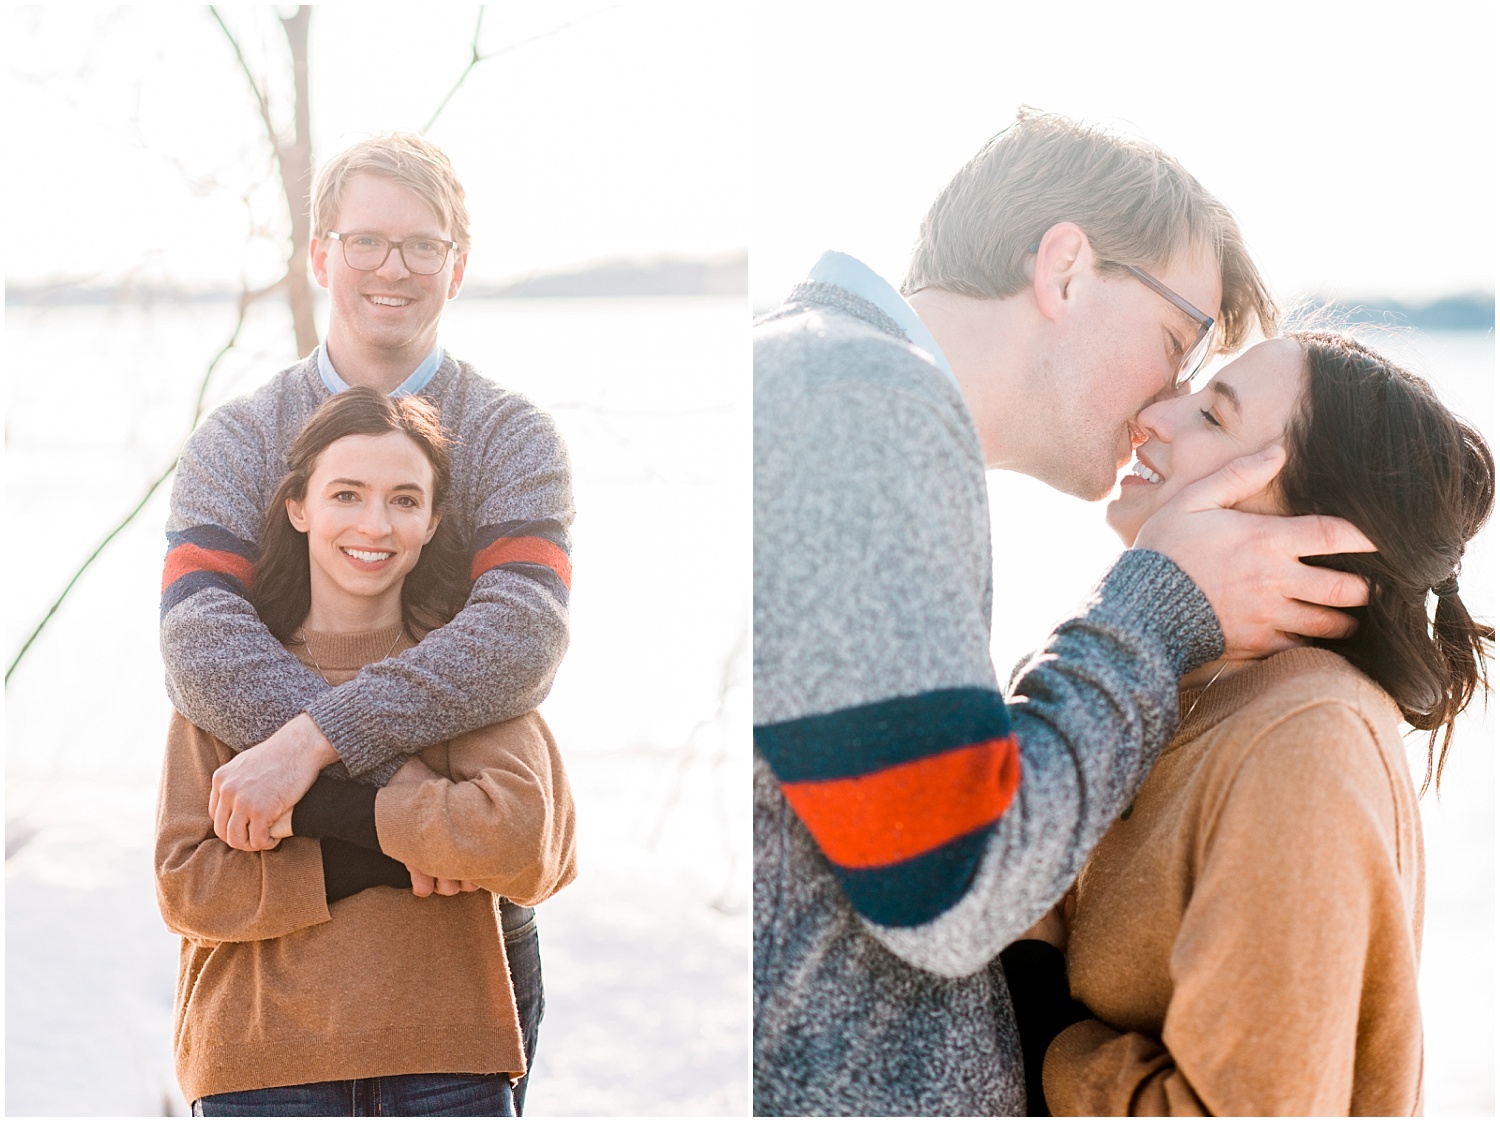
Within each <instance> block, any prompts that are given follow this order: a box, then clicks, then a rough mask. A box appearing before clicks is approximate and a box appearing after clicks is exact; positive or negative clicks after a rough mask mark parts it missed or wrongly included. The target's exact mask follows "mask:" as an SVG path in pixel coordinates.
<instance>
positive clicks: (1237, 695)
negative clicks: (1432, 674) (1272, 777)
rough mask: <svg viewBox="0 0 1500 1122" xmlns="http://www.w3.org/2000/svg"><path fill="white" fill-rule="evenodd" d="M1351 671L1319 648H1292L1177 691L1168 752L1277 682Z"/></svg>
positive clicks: (1343, 660) (1338, 659)
mask: <svg viewBox="0 0 1500 1122" xmlns="http://www.w3.org/2000/svg"><path fill="white" fill-rule="evenodd" d="M1353 669H1354V668H1353V667H1351V666H1350V665H1349V663H1348V661H1347V660H1345V659H1344V658H1343V657H1341V656H1340V655H1337V654H1334V653H1333V652H1332V651H1329V650H1324V649H1323V648H1322V647H1295V648H1293V649H1292V650H1289V651H1282V652H1281V653H1279V654H1274V655H1272V656H1271V657H1270V658H1266V659H1262V660H1260V661H1259V662H1255V663H1252V664H1251V665H1249V666H1247V667H1245V668H1243V669H1242V670H1240V671H1239V672H1238V673H1237V674H1234V675H1231V676H1228V677H1223V678H1220V679H1219V680H1218V681H1216V682H1210V683H1209V684H1208V685H1206V686H1201V687H1193V688H1190V689H1183V690H1180V691H1179V692H1178V694H1177V719H1178V720H1179V721H1181V722H1182V724H1181V726H1180V727H1179V728H1178V730H1177V735H1176V736H1174V737H1173V738H1172V743H1171V744H1170V745H1168V748H1167V750H1168V751H1170V750H1171V749H1172V748H1174V747H1176V746H1177V745H1179V744H1183V743H1186V742H1187V741H1189V740H1192V739H1194V738H1196V737H1198V736H1200V735H1201V734H1203V733H1204V732H1206V731H1208V730H1209V729H1210V728H1212V727H1213V726H1214V725H1217V724H1219V723H1220V722H1221V721H1224V720H1226V719H1227V718H1229V717H1231V716H1233V715H1234V714H1235V713H1236V712H1238V711H1239V710H1240V709H1242V708H1243V707H1244V706H1245V705H1246V704H1247V703H1249V702H1250V701H1251V700H1252V699H1253V698H1255V697H1257V696H1259V695H1260V694H1261V693H1263V692H1265V691H1266V690H1268V689H1270V688H1271V687H1272V686H1274V685H1276V684H1277V683H1279V682H1282V681H1286V680H1288V679H1294V678H1299V677H1302V676H1304V675H1307V674H1313V673H1318V672H1322V671H1328V670H1345V671H1351V670H1353ZM1355 672H1356V673H1357V671H1355ZM1372 685H1373V683H1372ZM1375 688H1377V689H1378V688H1379V687H1375Z"/></svg>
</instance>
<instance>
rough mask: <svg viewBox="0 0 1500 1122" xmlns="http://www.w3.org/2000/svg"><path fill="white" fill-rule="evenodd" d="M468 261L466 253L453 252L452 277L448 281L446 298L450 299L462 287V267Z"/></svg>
mask: <svg viewBox="0 0 1500 1122" xmlns="http://www.w3.org/2000/svg"><path fill="white" fill-rule="evenodd" d="M468 263H469V255H468V254H467V253H458V252H457V251H455V252H454V257H453V279H452V280H450V281H449V282H448V299H449V300H452V299H453V298H454V297H455V296H457V295H458V290H459V289H460V288H462V287H463V283H464V267H465V266H466V265H468Z"/></svg>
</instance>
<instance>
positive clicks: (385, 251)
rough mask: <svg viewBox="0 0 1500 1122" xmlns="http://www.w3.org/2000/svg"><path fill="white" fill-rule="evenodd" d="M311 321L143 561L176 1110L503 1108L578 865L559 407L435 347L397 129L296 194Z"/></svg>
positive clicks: (457, 218) (423, 159)
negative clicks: (155, 593) (157, 617)
mask: <svg viewBox="0 0 1500 1122" xmlns="http://www.w3.org/2000/svg"><path fill="white" fill-rule="evenodd" d="M312 212H313V213H312V225H313V234H314V237H313V240H312V245H311V253H312V267H313V272H314V275H315V276H316V278H317V279H318V281H319V283H320V284H322V285H323V286H324V287H326V288H327V289H328V292H329V297H330V312H329V328H328V337H327V339H326V341H325V342H324V343H323V345H322V346H320V347H319V348H318V349H317V351H316V352H315V353H314V354H313V355H311V356H309V357H308V358H306V359H304V360H303V361H302V362H299V363H297V364H296V365H294V366H292V367H290V368H288V369H287V370H285V371H283V372H282V373H281V374H279V375H277V376H276V377H275V378H273V379H272V380H271V381H270V382H269V383H267V384H266V385H265V386H264V387H262V388H261V389H260V390H257V391H256V392H255V393H253V394H251V395H249V396H248V397H245V398H241V399H238V400H236V401H234V402H231V403H229V404H228V405H226V406H224V407H223V408H221V409H219V410H218V411H216V412H215V413H214V414H213V415H212V416H211V417H210V418H209V419H208V420H207V421H206V422H205V423H204V424H203V425H202V426H201V427H200V428H199V429H198V431H197V432H195V433H194V435H193V437H192V439H191V440H190V441H189V444H188V447H187V449H186V450H185V452H184V454H183V457H182V460H181V463H180V464H179V467H178V474H177V482H176V486H175V489H174V492H173V496H172V514H171V520H170V522H169V525H168V539H169V543H170V549H169V552H168V555H167V562H166V573H165V575H164V577H163V582H162V620H161V638H162V654H163V658H164V661H165V663H166V667H167V680H168V689H169V692H170V693H171V696H172V701H173V703H174V705H175V707H176V712H175V714H174V716H173V720H172V725H171V731H170V734H169V737H168V744H167V752H166V762H165V766H164V768H163V774H162V785H161V796H160V801H159V807H158V819H157V844H156V876H157V895H158V899H159V902H160V905H161V910H162V914H163V916H164V917H165V918H166V920H167V923H168V925H169V926H170V927H171V928H172V929H173V930H175V931H177V932H179V933H180V934H181V935H182V937H183V939H182V949H181V957H180V963H179V971H178V986H177V1007H176V1028H175V1041H174V1043H175V1050H176V1059H177V1074H178V1078H179V1081H180V1082H181V1084H182V1089H183V1093H184V1095H185V1096H186V1098H187V1099H188V1100H189V1102H191V1103H192V1107H193V1113H194V1114H195V1115H205V1116H208V1115H247V1114H251V1115H253V1114H288V1115H290V1114H302V1115H317V1116H327V1115H366V1114H406V1115H410V1114H459V1115H475V1114H479V1115H514V1114H518V1113H519V1112H520V1108H521V1106H522V1104H523V1101H524V1093H525V1077H526V1073H527V1072H528V1070H529V1067H530V1063H531V1058H532V1056H533V1054H534V1050H535V1046H536V1036H537V1029H538V1024H539V1022H540V1020H541V1015H542V1005H543V999H542V979H541V960H540V955H539V949H538V935H537V931H536V923H535V916H534V912H533V907H532V906H533V905H535V904H537V903H539V902H540V901H542V900H543V899H545V898H546V897H548V896H550V895H551V894H552V893H554V892H556V891H557V890H558V889H560V888H562V887H563V886H564V885H566V884H567V883H568V882H569V881H571V880H572V879H573V876H574V871H575V862H574V814H573V800H572V796H571V793H570V790H569V787H568V781H567V776H566V774H565V772H564V770H563V766H562V761H561V759H560V757H559V755H558V751H557V746H556V744H555V743H554V742H553V739H552V736H551V734H550V733H549V732H548V730H547V726H546V725H545V723H544V722H543V721H542V719H541V717H540V716H539V715H538V714H537V712H536V707H537V705H538V703H539V702H540V701H541V700H542V698H543V697H544V696H545V695H546V693H547V690H548V689H549V687H550V686H551V683H552V677H553V674H554V673H555V671H556V669H557V665H558V662H559V660H560V659H561V658H562V655H563V651H564V649H565V648H566V645H567V600H568V587H569V584H570V580H571V574H570V568H569V563H568V527H569V525H570V523H571V521H572V516H573V500H572V490H571V483H570V475H569V469H568V462H567V456H566V453H565V451H564V449H563V446H562V442H561V440H560V438H559V436H558V433H557V431H556V428H555V427H554V425H553V423H552V421H551V420H550V418H548V417H547V416H546V415H545V414H544V413H542V412H541V411H540V410H539V409H537V408H536V407H535V406H534V405H532V404H531V403H530V402H528V401H526V400H525V399H524V398H522V397H521V396H520V395H518V394H514V393H510V392H507V391H505V390H502V389H501V388H500V387H498V386H497V385H495V384H494V383H491V382H488V381H486V380H485V379H484V378H482V377H480V376H479V374H478V373H477V372H476V371H475V370H474V369H473V368H472V367H471V366H469V365H468V364H467V363H461V362H458V361H455V360H454V359H453V358H452V357H450V356H448V355H447V354H446V353H445V352H444V350H443V348H442V347H441V346H440V345H439V343H438V339H437V332H438V322H439V319H440V317H441V315H442V312H443V309H444V307H445V306H446V303H447V301H448V300H449V299H451V298H452V297H453V296H455V295H457V293H458V289H459V286H460V284H461V283H462V280H463V272H464V266H465V264H466V261H467V256H468V251H469V230H468V215H467V211H466V209H465V204H464V193H463V188H462V187H461V185H460V184H459V182H458V180H457V178H456V176H455V175H454V173H453V169H452V166H451V165H450V163H449V161H448V159H447V157H446V156H445V155H444V154H443V153H442V152H441V151H440V150H438V149H437V148H436V147H435V146H433V145H432V144H431V143H430V142H428V141H426V140H424V139H422V138H421V137H417V136H410V135H403V134H392V135H389V136H382V137H377V138H375V139H373V140H370V141H367V142H365V143H362V144H358V145H355V146H354V147H353V148H351V149H349V150H348V151H346V152H344V153H343V154H341V155H339V156H338V157H336V158H334V159H333V160H331V161H329V162H328V164H327V165H326V166H325V167H324V168H323V169H322V171H321V172H320V174H319V177H318V181H317V183H316V184H315V186H314V190H313V202H312Z"/></svg>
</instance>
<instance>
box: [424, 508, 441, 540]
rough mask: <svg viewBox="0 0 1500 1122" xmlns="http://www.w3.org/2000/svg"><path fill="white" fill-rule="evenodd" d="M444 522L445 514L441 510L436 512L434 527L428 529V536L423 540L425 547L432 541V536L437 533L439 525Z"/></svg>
mask: <svg viewBox="0 0 1500 1122" xmlns="http://www.w3.org/2000/svg"><path fill="white" fill-rule="evenodd" d="M442 520H443V512H442V511H441V510H435V511H433V512H432V525H430V526H428V527H427V536H426V537H425V538H423V539H422V544H423V545H426V544H427V543H428V542H430V541H432V536H433V535H434V534H436V533H437V528H438V523H439V522H441V521H442Z"/></svg>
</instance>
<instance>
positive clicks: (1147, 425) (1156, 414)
mask: <svg viewBox="0 0 1500 1122" xmlns="http://www.w3.org/2000/svg"><path fill="white" fill-rule="evenodd" d="M1182 400H1183V399H1182V398H1180V397H1176V396H1175V395H1174V396H1172V397H1168V398H1158V399H1157V400H1156V401H1153V402H1152V403H1151V404H1150V405H1148V406H1146V408H1144V409H1142V410H1141V412H1140V415H1139V416H1138V417H1136V419H1135V427H1136V429H1138V430H1139V431H1140V433H1141V438H1140V440H1139V441H1137V442H1136V447H1140V445H1142V444H1144V443H1146V441H1147V440H1149V439H1150V438H1151V437H1153V436H1154V437H1156V439H1158V440H1171V439H1172V435H1171V433H1172V414H1173V413H1174V411H1175V410H1176V409H1178V408H1180V407H1181V402H1182Z"/></svg>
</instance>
